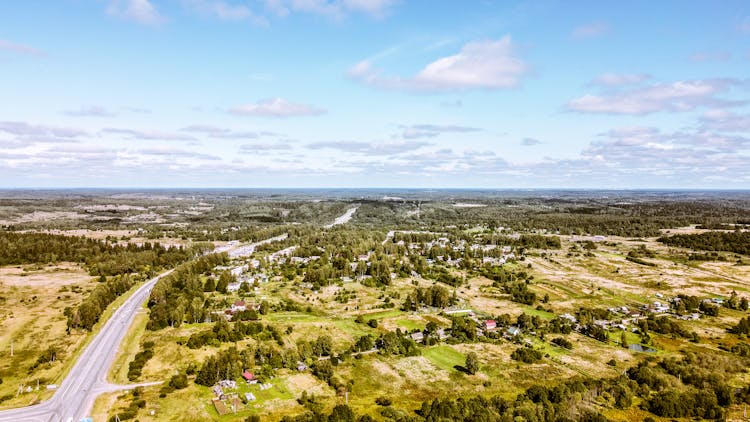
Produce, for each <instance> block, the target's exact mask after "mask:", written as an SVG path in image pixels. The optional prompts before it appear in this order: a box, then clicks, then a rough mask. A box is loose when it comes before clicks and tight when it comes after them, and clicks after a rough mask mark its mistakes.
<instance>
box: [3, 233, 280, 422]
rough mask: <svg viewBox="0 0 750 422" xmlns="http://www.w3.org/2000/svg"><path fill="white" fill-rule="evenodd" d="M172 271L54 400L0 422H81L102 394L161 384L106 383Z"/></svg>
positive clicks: (6, 414) (136, 296)
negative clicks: (139, 317)
mask: <svg viewBox="0 0 750 422" xmlns="http://www.w3.org/2000/svg"><path fill="white" fill-rule="evenodd" d="M286 236H287V234H283V235H281V236H276V237H272V238H270V239H265V240H261V241H260V242H256V243H252V244H250V245H247V246H246V248H248V249H249V250H250V253H252V252H254V251H255V248H256V247H257V246H259V245H262V244H265V243H269V242H274V241H278V240H283V239H285V238H286ZM243 256H244V255H243ZM172 271H173V270H169V271H167V272H164V273H162V274H160V275H158V276H156V277H154V278H152V279H151V280H149V281H148V282H146V283H145V284H144V285H142V286H141V287H139V288H138V290H136V292H135V293H133V295H132V296H130V297H129V298H128V300H126V301H125V303H123V304H122V306H120V308H119V309H117V310H116V311H115V312H114V314H113V315H112V317H111V318H110V319H109V321H107V323H106V324H104V327H102V329H101V330H100V331H99V333H98V334H97V335H96V337H94V339H93V340H92V341H91V343H89V345H88V346H86V350H84V352H83V354H81V356H80V357H79V358H78V362H76V364H75V365H74V366H73V369H71V370H70V373H69V374H68V376H67V377H66V378H65V381H63V383H62V384H61V385H60V387H59V388H58V389H57V391H56V392H55V395H54V396H52V398H51V399H49V400H47V401H45V402H43V403H40V404H36V405H33V406H28V407H21V408H18V409H11V410H3V411H0V422H26V421H28V422H58V421H63V422H68V421H75V422H78V421H79V420H80V419H81V418H84V417H87V416H88V414H89V412H91V408H92V407H93V405H94V400H96V398H97V397H98V396H99V395H100V394H102V393H106V392H111V391H121V390H126V389H131V388H134V387H137V386H140V385H153V384H159V383H145V384H132V385H114V384H110V383H108V382H107V374H108V373H109V369H110V367H111V366H112V361H113V360H114V359H115V355H116V354H117V350H118V349H119V347H120V343H122V339H123V338H124V337H125V334H127V332H128V328H130V324H131V323H132V322H133V318H135V314H136V313H138V310H139V309H141V305H143V302H145V301H146V299H147V298H148V296H149V294H150V293H151V289H152V288H153V287H154V284H156V282H157V281H158V280H159V279H160V278H162V277H164V276H166V275H167V274H169V273H171V272H172Z"/></svg>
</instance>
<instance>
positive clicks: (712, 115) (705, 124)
mask: <svg viewBox="0 0 750 422" xmlns="http://www.w3.org/2000/svg"><path fill="white" fill-rule="evenodd" d="M700 120H701V122H702V128H703V129H704V130H712V131H717V130H718V131H724V132H750V115H748V114H736V113H732V112H729V111H726V110H710V111H708V112H706V113H704V114H703V116H702V117H701V119H700Z"/></svg>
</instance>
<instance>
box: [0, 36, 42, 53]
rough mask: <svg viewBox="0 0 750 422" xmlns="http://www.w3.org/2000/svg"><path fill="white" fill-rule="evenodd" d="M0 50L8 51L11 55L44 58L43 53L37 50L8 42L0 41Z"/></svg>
mask: <svg viewBox="0 0 750 422" xmlns="http://www.w3.org/2000/svg"><path fill="white" fill-rule="evenodd" d="M0 50H5V51H10V52H13V53H18V54H25V55H29V56H39V57H43V56H46V54H45V53H44V52H43V51H41V50H37V49H36V48H34V47H31V46H28V45H25V44H18V43H14V42H10V41H7V40H0Z"/></svg>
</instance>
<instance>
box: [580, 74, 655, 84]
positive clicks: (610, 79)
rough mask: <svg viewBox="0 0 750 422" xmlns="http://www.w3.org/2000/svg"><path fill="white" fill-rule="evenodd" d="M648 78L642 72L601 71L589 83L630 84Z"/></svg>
mask: <svg viewBox="0 0 750 422" xmlns="http://www.w3.org/2000/svg"><path fill="white" fill-rule="evenodd" d="M649 78H650V76H649V75H646V74H644V73H602V74H601V75H599V76H597V77H596V79H594V80H593V81H591V83H592V84H593V85H603V86H619V85H631V84H638V83H641V82H643V81H645V80H647V79H649Z"/></svg>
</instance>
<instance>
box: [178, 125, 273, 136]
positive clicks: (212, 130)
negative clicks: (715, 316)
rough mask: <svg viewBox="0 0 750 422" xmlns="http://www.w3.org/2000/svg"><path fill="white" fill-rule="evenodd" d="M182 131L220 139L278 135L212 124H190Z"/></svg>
mask: <svg viewBox="0 0 750 422" xmlns="http://www.w3.org/2000/svg"><path fill="white" fill-rule="evenodd" d="M180 131H181V132H192V133H199V134H202V135H206V136H208V137H209V138H220V139H258V138H260V137H261V136H277V135H278V134H276V133H273V132H266V131H262V132H237V131H234V130H232V129H227V128H222V127H217V126H211V125H190V126H187V127H184V128H182V129H180Z"/></svg>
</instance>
